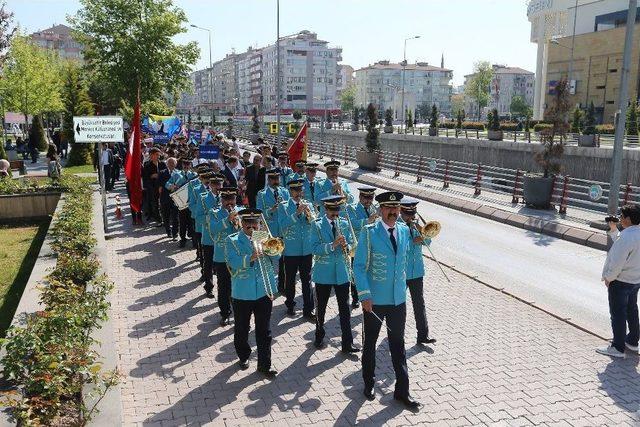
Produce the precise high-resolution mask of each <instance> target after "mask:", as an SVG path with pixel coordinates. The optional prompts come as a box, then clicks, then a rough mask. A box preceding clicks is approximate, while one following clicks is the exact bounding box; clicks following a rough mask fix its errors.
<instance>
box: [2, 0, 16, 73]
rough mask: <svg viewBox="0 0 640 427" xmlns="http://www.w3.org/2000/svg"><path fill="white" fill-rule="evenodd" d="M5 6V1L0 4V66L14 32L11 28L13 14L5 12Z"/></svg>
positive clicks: (13, 28) (14, 29)
mask: <svg viewBox="0 0 640 427" xmlns="http://www.w3.org/2000/svg"><path fill="white" fill-rule="evenodd" d="M6 5H7V3H6V2H5V1H2V2H0V65H1V64H2V63H3V62H4V58H5V53H6V50H7V48H8V47H9V45H10V44H11V38H12V37H13V35H14V33H15V32H16V28H15V27H13V12H8V11H6V10H5V9H4V8H5V6H6Z"/></svg>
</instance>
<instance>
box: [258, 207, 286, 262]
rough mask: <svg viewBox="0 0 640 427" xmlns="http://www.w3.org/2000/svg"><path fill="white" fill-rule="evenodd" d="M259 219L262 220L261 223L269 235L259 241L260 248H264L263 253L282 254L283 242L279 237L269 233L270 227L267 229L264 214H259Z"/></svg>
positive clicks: (267, 225) (270, 254)
mask: <svg viewBox="0 0 640 427" xmlns="http://www.w3.org/2000/svg"><path fill="white" fill-rule="evenodd" d="M260 219H261V220H262V223H263V224H264V227H265V229H266V230H267V233H268V234H269V237H267V238H266V239H264V240H262V241H260V245H261V248H263V249H264V253H265V254H266V255H268V256H279V255H282V252H284V242H283V241H282V239H281V238H279V237H273V234H271V229H269V224H267V220H266V219H265V217H264V214H262V213H261V214H260Z"/></svg>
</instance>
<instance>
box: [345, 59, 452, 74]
mask: <svg viewBox="0 0 640 427" xmlns="http://www.w3.org/2000/svg"><path fill="white" fill-rule="evenodd" d="M361 70H402V64H400V63H391V62H389V61H378V62H376V63H375V64H372V65H368V66H366V67H362V68H359V69H357V70H356V72H357V71H361ZM405 70H409V71H453V70H450V69H448V68H441V67H436V66H433V65H429V63H428V62H416V63H415V64H407V66H406V67H405Z"/></svg>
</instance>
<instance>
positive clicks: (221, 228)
mask: <svg viewBox="0 0 640 427" xmlns="http://www.w3.org/2000/svg"><path fill="white" fill-rule="evenodd" d="M242 209H243V208H241V207H239V206H236V207H235V211H236V212H239V211H241V210H242ZM209 216H210V217H211V222H210V223H209V226H210V227H211V234H213V262H227V260H226V259H225V253H224V246H225V239H226V238H227V237H229V235H230V234H233V233H237V232H238V230H237V229H236V228H235V227H234V226H233V225H232V224H231V222H229V219H228V218H229V211H227V210H226V209H225V208H223V207H219V208H218V209H214V210H213V211H211V212H209Z"/></svg>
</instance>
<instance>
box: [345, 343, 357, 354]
mask: <svg viewBox="0 0 640 427" xmlns="http://www.w3.org/2000/svg"><path fill="white" fill-rule="evenodd" d="M341 351H342V352H343V353H360V349H359V348H357V347H354V346H352V345H350V346H349V347H342V350H341Z"/></svg>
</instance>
